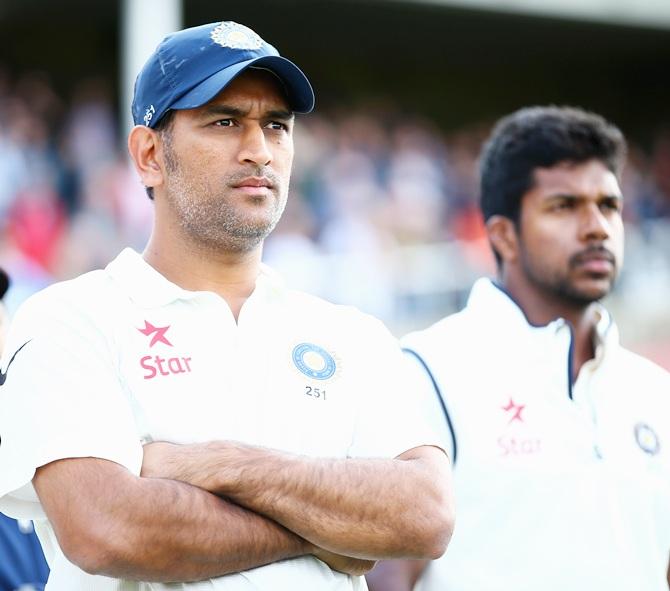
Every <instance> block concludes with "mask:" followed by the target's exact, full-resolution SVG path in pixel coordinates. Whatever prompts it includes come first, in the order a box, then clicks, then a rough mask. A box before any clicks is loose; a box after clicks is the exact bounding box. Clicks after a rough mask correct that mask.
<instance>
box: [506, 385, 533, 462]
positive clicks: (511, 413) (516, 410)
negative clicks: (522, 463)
mask: <svg viewBox="0 0 670 591" xmlns="http://www.w3.org/2000/svg"><path fill="white" fill-rule="evenodd" d="M499 408H500V410H502V411H503V413H504V418H505V419H506V420H507V424H506V425H505V427H504V432H503V434H502V435H500V436H499V437H498V439H497V444H498V453H499V455H500V456H501V457H519V456H531V455H535V454H537V453H539V452H540V451H542V440H541V439H540V438H539V437H533V436H527V435H526V436H523V435H522V433H521V432H520V431H519V429H521V430H525V429H526V421H525V416H524V414H523V413H524V410H526V405H525V404H521V403H519V402H516V401H515V400H514V398H513V397H512V396H509V397H508V399H507V402H506V403H505V404H504V405H502V406H500V407H499Z"/></svg>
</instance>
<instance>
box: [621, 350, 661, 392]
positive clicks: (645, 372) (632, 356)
mask: <svg viewBox="0 0 670 591" xmlns="http://www.w3.org/2000/svg"><path fill="white" fill-rule="evenodd" d="M612 358H613V359H612V361H613V363H611V364H610V367H612V368H616V369H617V373H625V374H627V375H628V376H630V378H632V379H633V380H635V381H636V382H639V383H640V385H644V386H645V387H648V386H652V385H657V386H658V387H660V388H662V389H665V390H666V391H667V394H668V396H669V397H670V372H668V371H667V370H665V369H664V368H662V367H661V366H660V365H657V364H656V363H654V362H653V361H651V360H650V359H647V358H646V357H643V356H642V355H639V354H638V353H634V352H633V351H631V350H629V349H626V348H625V347H621V346H620V347H617V348H616V350H615V354H614V355H613V356H612Z"/></svg>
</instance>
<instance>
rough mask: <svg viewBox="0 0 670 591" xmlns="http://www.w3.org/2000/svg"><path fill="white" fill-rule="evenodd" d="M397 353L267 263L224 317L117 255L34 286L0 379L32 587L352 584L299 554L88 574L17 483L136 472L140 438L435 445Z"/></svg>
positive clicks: (283, 444)
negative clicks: (35, 562)
mask: <svg viewBox="0 0 670 591" xmlns="http://www.w3.org/2000/svg"><path fill="white" fill-rule="evenodd" d="M21 347H22V348H21ZM19 348H21V350H20V351H18V353H16V351H17V350H18V349H19ZM12 357H13V359H12ZM10 359H12V361H11V364H10V363H9V361H10ZM404 363H405V359H404V356H403V355H402V353H401V352H400V349H399V347H398V345H397V341H396V340H395V339H394V338H393V337H392V336H391V335H390V333H389V332H388V331H387V330H386V329H385V328H384V327H383V325H382V324H381V323H380V322H379V321H377V320H375V319H373V318H372V317H370V316H367V315H364V314H362V313H360V312H358V311H356V310H354V309H353V308H350V307H345V306H335V305H333V304H329V303H327V302H325V301H323V300H320V299H318V298H315V297H312V296H309V295H307V294H303V293H300V292H294V291H291V290H289V289H287V288H286V287H285V286H284V285H283V283H282V282H281V281H280V280H279V278H278V277H277V276H275V275H274V274H273V273H272V271H270V270H269V269H267V268H264V269H263V271H262V272H261V274H260V275H259V277H258V279H257V282H256V287H255V290H254V292H253V293H252V295H251V296H250V297H249V298H248V300H247V301H246V302H245V304H244V306H243V307H242V310H241V312H240V314H239V318H238V322H237V323H236V322H235V319H234V317H233V315H232V313H231V311H230V308H229V307H228V305H227V304H226V302H225V300H223V299H222V298H221V297H220V296H218V295H217V294H214V293H211V292H192V291H186V290H183V289H181V288H179V287H178V286H176V285H174V284H173V283H170V282H169V281H168V280H167V279H165V278H164V277H163V276H161V275H160V274H159V273H158V272H156V271H155V270H154V269H153V268H152V267H150V266H149V265H148V264H147V263H146V262H145V261H144V260H143V259H142V258H141V257H140V256H139V255H138V254H137V253H135V252H134V251H132V250H130V249H127V250H125V251H123V252H122V253H121V254H120V255H119V256H118V257H117V258H116V259H115V260H114V261H113V262H112V263H110V264H109V265H108V267H107V268H106V269H105V270H99V271H94V272H91V273H88V274H85V275H82V276H81V277H79V278H77V279H75V280H72V281H68V282H63V283H60V284H56V285H54V286H51V287H49V288H47V289H46V290H44V291H42V292H40V293H39V294H37V295H35V296H34V297H32V298H31V299H30V300H28V301H27V302H26V303H25V304H24V306H23V307H22V308H21V309H20V310H19V312H18V313H17V315H16V317H15V319H14V322H13V324H12V327H11V330H10V335H9V339H8V343H7V346H6V348H5V356H4V359H3V363H2V368H3V370H4V371H5V373H6V382H5V384H4V385H3V386H2V387H1V388H0V437H1V440H0V510H2V511H3V512H6V513H7V514H9V515H12V516H15V517H22V518H31V519H34V520H35V524H36V530H37V533H38V535H39V537H40V539H41V541H42V544H43V546H44V549H45V554H46V557H47V560H48V562H49V565H50V567H51V578H50V580H49V583H48V585H47V591H78V590H84V589H86V590H87V591H90V590H95V591H108V590H109V591H111V590H121V589H123V590H124V591H140V590H141V591H146V590H149V589H151V590H162V589H168V588H169V589H177V588H178V589H184V590H191V591H192V590H198V591H201V590H205V589H216V590H224V591H225V590H254V591H258V590H265V589H267V590H270V589H271V590H284V589H286V590H288V589H310V590H312V589H314V590H320V589H323V590H333V591H340V590H342V591H349V590H350V591H354V590H359V589H365V582H364V580H363V578H362V577H350V576H347V575H344V574H341V573H336V572H334V571H331V570H330V569H329V568H328V567H327V566H326V565H325V564H324V563H322V562H320V561H319V560H317V559H315V558H313V557H311V556H306V557H300V558H296V559H293V560H285V561H281V562H278V563H275V564H271V565H268V566H265V567H261V568H256V569H252V570H250V571H246V572H244V573H239V574H233V575H228V576H224V577H220V578H217V579H212V580H209V581H202V582H199V583H193V584H184V585H177V586H175V585H162V584H158V583H133V582H128V581H118V580H115V579H111V578H107V577H101V576H92V575H88V574H86V573H84V572H83V571H81V570H80V569H78V568H77V567H75V566H74V565H73V564H71V563H70V562H69V561H68V560H67V559H66V558H65V556H64V555H63V553H62V551H61V550H60V548H59V546H58V543H57V540H56V538H55V536H54V535H53V530H52V528H51V525H50V524H49V522H48V520H47V519H46V516H45V514H44V511H43V509H42V507H41V505H40V503H39V500H38V499H37V497H36V495H35V491H34V489H33V487H32V485H31V479H32V477H33V474H34V472H35V469H36V468H37V467H39V466H42V465H44V464H46V463H49V462H51V461H54V460H57V459H61V458H73V457H89V456H91V457H97V458H104V459H107V460H111V461H113V462H116V463H118V464H120V465H122V466H125V467H126V468H127V469H128V470H129V471H130V472H132V473H133V474H136V475H138V474H139V471H140V468H141V462H142V445H141V442H142V441H149V440H152V439H154V440H166V441H172V442H176V443H192V442H198V441H207V440H215V439H230V440H237V441H241V442H246V443H249V444H254V445H260V446H266V447H269V448H273V449H279V450H284V451H288V452H294V453H299V454H305V455H309V456H314V457H335V458H347V457H387V458H389V457H395V456H397V455H399V454H401V453H402V452H404V451H406V450H408V449H412V448H414V447H417V446H419V445H424V444H433V443H436V437H434V436H433V435H432V434H429V433H428V432H427V431H425V430H424V429H423V428H422V427H419V424H420V421H418V420H416V421H413V422H412V425H413V426H411V427H408V425H407V417H408V416H411V415H412V413H413V412H415V411H414V410H412V408H411V407H410V406H409V405H408V403H407V399H406V397H405V396H404V390H405V389H406V388H407V386H405V381H404V380H405V376H404V375H403V374H402V372H401V370H400V368H402V367H404V366H405V365H404ZM8 365H9V367H8Z"/></svg>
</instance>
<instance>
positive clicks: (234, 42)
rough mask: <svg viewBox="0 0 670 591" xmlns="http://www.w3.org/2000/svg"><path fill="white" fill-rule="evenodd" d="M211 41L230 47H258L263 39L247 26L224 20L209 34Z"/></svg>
mask: <svg viewBox="0 0 670 591" xmlns="http://www.w3.org/2000/svg"><path fill="white" fill-rule="evenodd" d="M211 37H212V41H214V43H218V44H219V45H220V46H221V47H229V48H231V49H259V48H260V47H261V45H263V40H262V39H261V38H260V37H259V36H258V35H257V34H256V33H254V32H253V31H252V30H251V29H250V28H249V27H245V26H244V25H238V24H237V23H234V22H232V21H224V22H222V23H221V24H220V25H219V26H218V27H216V28H215V29H214V30H213V31H212V34H211Z"/></svg>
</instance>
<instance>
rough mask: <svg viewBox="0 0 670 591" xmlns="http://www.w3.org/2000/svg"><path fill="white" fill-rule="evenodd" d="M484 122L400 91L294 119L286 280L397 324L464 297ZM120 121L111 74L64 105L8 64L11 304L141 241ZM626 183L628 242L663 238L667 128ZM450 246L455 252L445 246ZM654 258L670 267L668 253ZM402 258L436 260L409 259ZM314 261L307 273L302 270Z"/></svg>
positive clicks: (42, 79) (1, 243) (139, 201)
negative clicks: (441, 117)
mask: <svg viewBox="0 0 670 591" xmlns="http://www.w3.org/2000/svg"><path fill="white" fill-rule="evenodd" d="M488 127H489V124H488V123H485V122H480V123H478V124H475V125H471V126H468V127H465V128H463V129H458V130H454V131H451V132H449V133H444V132H443V131H440V130H438V129H437V128H436V127H435V126H434V125H433V124H432V123H431V122H429V121H426V120H424V119H421V118H419V117H418V116H415V115H412V114H409V113H405V112H402V111H401V110H400V109H399V108H398V107H397V106H395V105H394V104H393V101H392V100H391V99H387V100H385V101H377V102H375V103H374V104H368V105H365V106H360V107H358V108H353V107H349V108H347V109H340V110H335V111H332V112H330V113H326V112H323V111H322V112H320V113H315V114H311V115H310V116H309V117H305V118H299V119H298V121H297V125H296V130H295V141H296V144H299V145H300V150H298V151H297V155H296V161H295V166H294V173H293V178H292V190H293V193H292V196H291V199H290V202H289V206H288V207H289V211H287V216H286V218H285V222H284V223H283V225H282V227H280V228H279V229H278V232H277V234H276V235H275V236H273V237H272V239H271V240H269V241H268V244H267V248H266V252H265V259H266V260H267V261H268V262H269V263H271V264H272V265H273V266H274V267H276V268H277V269H278V270H280V271H281V272H282V273H283V274H284V275H285V276H286V280H287V282H288V283H289V284H291V283H295V282H296V281H300V285H298V284H297V283H296V284H295V286H296V287H300V288H303V289H306V290H307V291H312V292H314V293H317V294H319V295H321V296H322V297H325V298H328V299H331V300H333V301H338V302H344V303H350V304H355V305H357V306H359V307H361V308H363V309H364V310H366V311H369V312H371V313H373V314H376V315H378V316H380V317H382V318H383V319H384V320H386V321H387V322H389V323H390V324H393V323H394V321H396V320H397V314H398V313H399V310H398V305H399V304H398V302H399V301H400V300H405V299H409V300H412V305H411V312H412V314H413V315H415V316H416V317H417V318H418V315H419V313H420V312H421V309H422V307H423V308H426V309H431V306H434V303H435V302H434V300H436V299H439V298H441V300H442V301H446V300H450V299H453V300H454V301H458V298H459V297H460V296H459V294H458V293H454V290H457V289H458V290H460V292H461V294H465V293H466V292H467V291H468V290H469V287H470V285H469V283H468V278H469V277H470V276H472V277H474V276H475V275H478V274H481V273H485V272H487V271H488V270H490V269H491V259H490V253H489V248H488V246H487V243H486V238H485V235H484V232H483V225H482V221H481V218H480V216H479V212H478V208H477V198H478V187H477V154H478V153H479V147H480V144H481V140H482V138H483V137H484V136H486V134H487V132H488ZM117 128H118V123H117V121H116V119H115V116H114V109H113V102H112V99H111V91H110V88H109V81H108V80H107V79H105V78H103V77H94V78H90V79H87V80H82V81H81V82H80V83H79V84H78V85H77V87H76V88H75V89H74V91H73V93H72V98H71V100H70V101H65V100H63V98H62V97H60V96H58V94H57V93H56V92H55V90H54V89H53V87H52V86H51V84H50V82H49V79H48V77H46V76H45V75H43V74H40V73H33V72H28V73H25V74H24V75H22V76H20V77H19V78H18V79H17V80H13V79H12V77H11V76H10V75H9V74H8V72H7V71H6V70H5V69H3V68H2V65H1V64H0V263H1V262H4V263H5V264H6V265H8V266H11V272H12V274H13V276H14V277H15V285H14V288H13V290H12V292H10V294H8V298H9V299H8V304H9V306H10V308H13V307H14V306H15V304H16V302H18V301H19V300H20V299H22V298H24V297H25V295H26V294H28V293H30V292H31V291H33V290H34V289H37V288H38V287H41V286H43V285H44V284H45V283H48V282H50V281H53V280H59V279H65V278H69V277H72V276H74V275H77V274H80V273H82V272H84V271H86V270H89V269H92V268H95V267H98V266H99V265H101V264H102V262H104V261H107V260H109V259H111V258H113V257H114V256H115V255H116V254H117V252H118V251H119V250H120V249H121V248H122V246H124V245H126V244H130V245H133V246H135V247H138V248H140V247H141V245H142V244H143V243H144V242H145V241H146V238H147V235H148V232H149V231H150V228H151V218H152V215H153V207H152V204H151V202H150V201H149V199H147V197H146V195H145V194H144V191H143V188H142V187H141V185H140V183H139V182H138V180H137V177H136V175H135V173H134V172H133V171H131V170H130V168H129V167H128V166H127V160H126V155H125V148H124V147H123V146H119V145H118V141H117V134H116V132H117ZM623 187H624V194H625V195H626V208H625V210H624V212H625V216H626V221H627V223H628V224H629V225H631V226H632V231H630V230H629V232H628V234H629V236H635V235H636V234H635V231H636V230H638V229H639V231H640V232H639V234H640V237H641V238H642V241H648V242H649V241H651V242H653V245H656V244H657V243H659V240H660V243H661V244H662V245H665V244H666V242H667V241H665V242H664V239H663V234H664V232H665V234H667V233H668V231H667V228H670V131H669V130H659V132H658V134H657V137H656V139H655V141H654V142H653V143H652V144H651V148H650V150H649V151H648V152H645V151H643V150H642V149H640V148H639V147H636V146H632V147H631V152H630V159H629V165H628V167H627V170H626V173H625V176H624V179H623ZM659 220H666V222H665V225H663V224H662V222H660V221H659ZM663 228H666V230H665V231H664V230H663ZM449 242H454V245H455V247H454V248H450V249H447V250H446V251H443V250H441V248H442V247H441V246H438V245H442V244H445V243H449ZM630 242H631V244H635V243H636V241H635V239H632V240H631V241H630ZM431 245H434V246H435V248H434V249H433V252H432V253H425V254H426V256H425V258H422V256H421V248H424V247H425V248H430V247H431ZM398 249H401V250H402V249H409V250H410V251H411V252H410V253H409V254H407V256H405V255H399V254H398V252H399V250H398ZM416 249H419V250H416ZM656 250H657V251H658V250H659V249H658V248H656ZM661 250H662V249H661ZM447 251H448V252H454V253H458V255H456V257H455V259H454V260H449V261H443V262H442V263H443V264H442V265H439V266H437V267H435V266H434V262H435V256H436V255H437V254H438V253H441V252H447ZM637 256H642V255H639V254H638V255H637ZM417 257H418V258H417ZM656 258H657V259H660V260H661V264H663V265H665V266H666V268H668V269H670V259H669V257H668V254H667V252H665V251H663V252H660V254H659V253H657V254H656ZM407 260H413V261H417V262H416V263H415V264H417V265H421V264H423V265H425V269H411V270H409V269H406V268H403V266H402V265H403V264H404V261H407ZM419 261H428V263H430V265H432V267H431V268H429V266H430V265H429V264H428V263H426V262H424V263H421V262H419ZM304 267H309V268H310V269H311V272H310V273H309V274H305V273H304V272H298V270H300V269H301V268H304ZM445 268H446V269H448V271H444V269H445ZM466 269H469V274H468V273H466V272H465V270H466ZM634 271H635V268H634V267H632V268H631V267H629V268H628V270H627V272H626V274H624V276H623V277H622V283H626V282H627V281H628V278H629V276H630V275H631V274H632V273H633V272H634ZM422 273H423V276H421V277H419V279H417V280H415V281H414V282H413V284H412V285H409V286H408V285H407V284H406V283H407V280H406V277H407V276H408V275H411V276H413V277H416V276H417V275H421V274H422ZM446 275H448V276H446ZM666 276H667V273H666V274H665V275H663V273H661V274H659V275H658V277H661V278H663V277H666ZM298 277H299V278H300V279H297V278H298ZM306 277H309V285H306V284H305V283H304V282H305V278H306ZM412 289H414V292H415V293H412ZM669 289H670V288H669ZM447 292H448V293H447ZM429 301H430V302H432V303H428V302H429ZM422 302H423V303H422ZM401 305H404V304H401ZM447 312H448V310H444V309H441V310H438V311H436V314H437V315H444V314H445V313H447ZM401 315H402V314H401ZM409 328H415V326H411V327H409ZM669 363H670V361H669Z"/></svg>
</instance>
